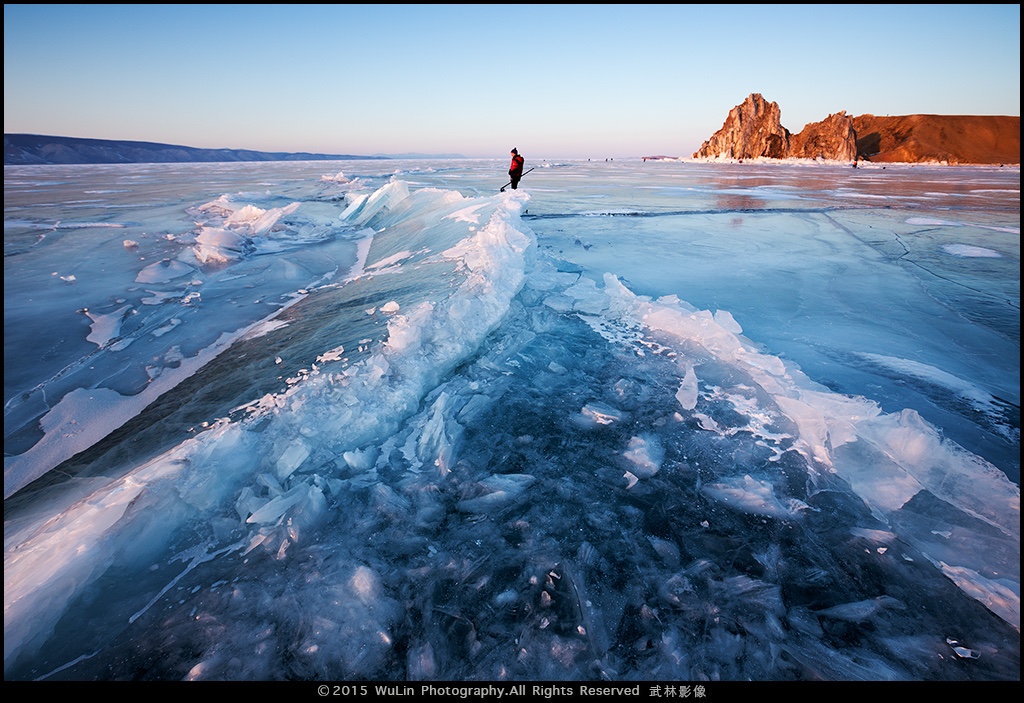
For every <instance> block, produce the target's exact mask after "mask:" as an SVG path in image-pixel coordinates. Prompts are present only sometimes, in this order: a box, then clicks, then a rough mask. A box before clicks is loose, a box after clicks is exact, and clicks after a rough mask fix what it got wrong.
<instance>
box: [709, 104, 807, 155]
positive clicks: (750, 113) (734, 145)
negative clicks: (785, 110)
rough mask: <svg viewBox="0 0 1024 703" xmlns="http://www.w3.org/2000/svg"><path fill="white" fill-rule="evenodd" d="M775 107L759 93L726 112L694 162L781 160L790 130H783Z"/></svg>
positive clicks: (787, 145)
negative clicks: (718, 128)
mask: <svg viewBox="0 0 1024 703" xmlns="http://www.w3.org/2000/svg"><path fill="white" fill-rule="evenodd" d="M781 115H782V113H781V111H780V110H779V105H778V103H770V102H768V101H767V100H765V99H764V98H763V97H762V96H761V94H760V93H752V94H750V95H748V96H747V99H746V100H744V101H743V102H742V103H740V104H739V105H737V106H736V107H734V108H733V109H732V110H730V111H729V116H728V117H727V118H726V119H725V124H724V125H722V128H721V129H720V130H718V131H717V132H715V133H714V134H713V135H711V138H710V139H709V140H707V141H706V142H704V144H703V146H701V148H700V149H699V150H698V151H697V153H695V154H694V155H693V157H694V158H695V159H702V158H715V157H720V158H727V159H756V158H761V157H764V158H768V159H784V158H786V157H787V156H788V155H789V130H787V129H786V128H785V127H783V126H782V121H781V119H780V118H781Z"/></svg>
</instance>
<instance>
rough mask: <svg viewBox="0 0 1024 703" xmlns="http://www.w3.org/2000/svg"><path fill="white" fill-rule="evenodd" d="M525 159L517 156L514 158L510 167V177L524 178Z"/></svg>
mask: <svg viewBox="0 0 1024 703" xmlns="http://www.w3.org/2000/svg"><path fill="white" fill-rule="evenodd" d="M523 161H524V159H523V157H522V156H520V155H519V154H516V155H515V156H513V157H512V165H511V166H509V167H508V175H510V176H522V175H523Z"/></svg>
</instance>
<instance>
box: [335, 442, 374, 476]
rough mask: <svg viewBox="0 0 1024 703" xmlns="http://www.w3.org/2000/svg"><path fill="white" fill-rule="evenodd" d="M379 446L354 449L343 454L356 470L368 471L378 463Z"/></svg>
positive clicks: (347, 462)
mask: <svg viewBox="0 0 1024 703" xmlns="http://www.w3.org/2000/svg"><path fill="white" fill-rule="evenodd" d="M377 454H378V451H377V448H376V447H367V448H366V449H353V450H352V451H348V452H345V453H344V454H342V458H344V459H345V463H346V464H348V465H349V466H350V467H351V468H353V469H355V470H356V471H367V470H369V469H372V468H373V465H374V464H376V463H377Z"/></svg>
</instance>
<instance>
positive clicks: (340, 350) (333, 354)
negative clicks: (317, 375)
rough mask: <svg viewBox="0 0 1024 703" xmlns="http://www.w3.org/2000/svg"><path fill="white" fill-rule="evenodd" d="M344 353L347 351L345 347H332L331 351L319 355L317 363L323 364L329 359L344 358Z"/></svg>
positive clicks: (337, 359)
mask: <svg viewBox="0 0 1024 703" xmlns="http://www.w3.org/2000/svg"><path fill="white" fill-rule="evenodd" d="M344 353H345V347H343V346H338V347H335V348H334V349H331V350H330V351H326V352H324V353H323V354H321V355H320V356H318V357H317V358H316V360H317V363H319V364H323V363H326V362H328V361H339V360H341V358H342V356H341V355H342V354H344Z"/></svg>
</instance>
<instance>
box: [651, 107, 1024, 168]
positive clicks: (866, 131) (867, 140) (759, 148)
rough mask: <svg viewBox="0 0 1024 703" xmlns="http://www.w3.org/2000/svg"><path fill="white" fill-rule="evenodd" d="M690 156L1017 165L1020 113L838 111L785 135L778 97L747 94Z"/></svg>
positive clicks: (1018, 157) (1018, 161) (699, 157)
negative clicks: (855, 114)
mask: <svg viewBox="0 0 1024 703" xmlns="http://www.w3.org/2000/svg"><path fill="white" fill-rule="evenodd" d="M648 158H658V157H648ZM693 158H695V159H756V158H768V159H820V160H825V161H855V160H857V159H860V160H863V161H875V162H881V163H945V164H1019V163H1020V117H1019V116H1006V115H901V116H889V115H886V116H884V117H879V116H876V115H860V116H859V117H852V116H850V115H847V114H846V111H845V110H844V111H840V112H837V113H834V114H832V115H829V116H828V117H826V118H825V119H824V120H822V121H820V122H811V123H809V124H807V125H806V126H805V127H804V128H803V130H802V131H801V132H799V133H798V134H790V132H789V130H788V129H786V128H785V127H784V126H782V123H781V120H780V110H779V106H778V104H776V103H773V102H768V101H767V100H765V99H764V98H763V97H762V96H761V95H760V94H759V93H751V94H750V95H749V96H747V99H746V100H744V101H743V102H742V103H740V104H739V105H737V106H736V107H734V108H733V109H732V110H730V111H729V116H728V117H727V118H726V120H725V124H723V125H722V128H721V129H720V130H718V131H717V132H715V133H714V134H713V135H712V136H711V138H710V139H708V140H707V141H706V142H704V144H703V145H702V146H701V148H700V149H698V150H697V151H696V152H694V154H693Z"/></svg>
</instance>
